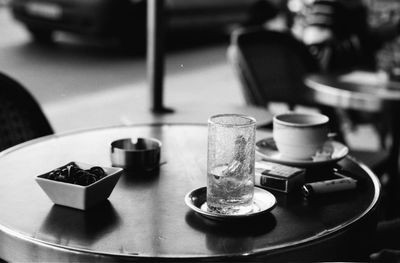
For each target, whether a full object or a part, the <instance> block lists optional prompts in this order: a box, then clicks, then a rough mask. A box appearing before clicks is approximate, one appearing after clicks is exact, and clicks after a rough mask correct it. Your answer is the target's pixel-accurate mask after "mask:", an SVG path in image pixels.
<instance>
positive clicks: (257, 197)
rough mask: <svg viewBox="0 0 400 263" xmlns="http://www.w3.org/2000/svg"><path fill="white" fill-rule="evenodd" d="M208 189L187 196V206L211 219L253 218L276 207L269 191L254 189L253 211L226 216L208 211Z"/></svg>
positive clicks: (274, 199)
mask: <svg viewBox="0 0 400 263" xmlns="http://www.w3.org/2000/svg"><path fill="white" fill-rule="evenodd" d="M206 196H207V188H206V187H200V188H197V189H194V190H193V191H190V192H189V193H187V194H186V196H185V203H186V205H187V206H188V207H189V208H190V209H192V210H193V211H195V212H197V213H199V214H201V215H202V216H204V217H207V218H209V219H213V220H218V221H225V220H228V221H229V220H237V219H246V218H252V217H255V216H260V215H263V214H266V213H269V212H270V211H271V210H272V209H273V208H274V207H275V206H276V198H275V196H274V195H273V194H271V193H270V192H269V191H267V190H265V189H262V188H259V187H254V198H253V211H251V212H249V213H247V214H243V215H224V214H219V213H213V212H209V211H207V204H206V198H207V197H206Z"/></svg>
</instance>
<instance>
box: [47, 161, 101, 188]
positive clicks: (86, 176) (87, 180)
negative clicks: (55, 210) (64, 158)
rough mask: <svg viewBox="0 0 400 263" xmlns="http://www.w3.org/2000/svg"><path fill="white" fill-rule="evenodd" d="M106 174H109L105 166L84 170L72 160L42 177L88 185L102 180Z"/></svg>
mask: <svg viewBox="0 0 400 263" xmlns="http://www.w3.org/2000/svg"><path fill="white" fill-rule="evenodd" d="M106 175H107V174H106V172H105V171H104V170H103V168H101V167H99V166H93V167H91V168H90V169H86V170H84V169H82V168H80V167H79V166H78V165H77V164H76V163H74V162H71V163H69V164H67V165H64V166H62V167H60V168H57V169H54V170H53V171H51V172H49V173H47V174H44V175H43V176H42V177H43V178H46V179H50V180H54V181H59V182H64V183H70V184H77V185H82V186H87V185H90V184H92V183H94V182H96V181H98V180H100V179H101V178H103V177H105V176H106Z"/></svg>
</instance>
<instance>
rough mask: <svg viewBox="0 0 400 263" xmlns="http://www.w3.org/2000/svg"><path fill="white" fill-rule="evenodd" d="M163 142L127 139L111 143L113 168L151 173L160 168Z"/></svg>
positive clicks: (150, 139)
mask: <svg viewBox="0 0 400 263" xmlns="http://www.w3.org/2000/svg"><path fill="white" fill-rule="evenodd" d="M160 152H161V142H160V141H159V140H157V139H153V138H137V141H136V143H134V142H133V139H131V138H126V139H120V140H116V141H113V142H112V143H111V163H112V165H113V166H116V167H122V168H127V169H133V170H141V171H151V170H154V169H155V168H158V167H159V164H160Z"/></svg>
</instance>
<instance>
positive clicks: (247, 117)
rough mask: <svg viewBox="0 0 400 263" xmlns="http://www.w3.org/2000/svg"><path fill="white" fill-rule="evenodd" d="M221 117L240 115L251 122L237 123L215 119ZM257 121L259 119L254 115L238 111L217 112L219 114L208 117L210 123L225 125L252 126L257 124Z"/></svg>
mask: <svg viewBox="0 0 400 263" xmlns="http://www.w3.org/2000/svg"><path fill="white" fill-rule="evenodd" d="M221 117H239V118H243V119H246V120H248V121H249V122H248V123H244V124H236V123H220V122H217V121H215V119H217V118H221ZM256 122H257V121H256V119H255V118H254V117H251V116H248V115H244V114H236V113H224V114H217V115H213V116H211V117H209V118H208V124H215V125H219V126H225V127H250V126H253V125H255V124H256Z"/></svg>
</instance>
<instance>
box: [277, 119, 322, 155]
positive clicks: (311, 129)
mask: <svg viewBox="0 0 400 263" xmlns="http://www.w3.org/2000/svg"><path fill="white" fill-rule="evenodd" d="M328 125H329V118H328V117H327V116H325V115H323V114H319V113H296V112H289V113H284V114H278V115H275V116H274V118H273V137H274V141H275V144H276V147H277V148H278V151H279V153H280V154H281V155H282V157H285V158H288V159H298V160H306V159H311V157H312V156H313V155H315V154H316V152H317V151H318V150H320V149H322V147H323V146H324V144H325V142H326V141H327V140H328V133H329V127H328Z"/></svg>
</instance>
